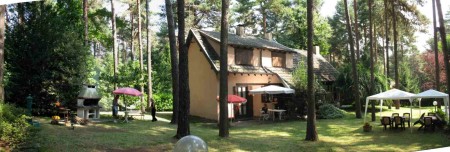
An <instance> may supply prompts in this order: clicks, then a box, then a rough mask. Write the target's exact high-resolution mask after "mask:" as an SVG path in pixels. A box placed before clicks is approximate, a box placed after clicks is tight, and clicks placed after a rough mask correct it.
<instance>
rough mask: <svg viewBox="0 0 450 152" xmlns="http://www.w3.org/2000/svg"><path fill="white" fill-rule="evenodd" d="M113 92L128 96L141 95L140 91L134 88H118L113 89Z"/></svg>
mask: <svg viewBox="0 0 450 152" xmlns="http://www.w3.org/2000/svg"><path fill="white" fill-rule="evenodd" d="M113 93H114V94H117V95H119V94H124V95H130V96H142V93H141V92H140V91H139V90H136V89H134V88H119V89H116V90H114V91H113Z"/></svg>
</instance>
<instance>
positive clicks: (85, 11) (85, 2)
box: [83, 0, 89, 46]
mask: <svg viewBox="0 0 450 152" xmlns="http://www.w3.org/2000/svg"><path fill="white" fill-rule="evenodd" d="M88 9H89V7H88V0H83V19H84V46H86V45H88V43H89V38H88V37H89V35H88V34H89V31H88V30H89V29H88Z"/></svg>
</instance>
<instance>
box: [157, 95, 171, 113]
mask: <svg viewBox="0 0 450 152" xmlns="http://www.w3.org/2000/svg"><path fill="white" fill-rule="evenodd" d="M153 100H155V105H156V108H157V110H158V111H170V110H172V109H173V108H172V104H173V99H172V94H170V93H156V94H153Z"/></svg>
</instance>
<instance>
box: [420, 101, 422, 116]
mask: <svg viewBox="0 0 450 152" xmlns="http://www.w3.org/2000/svg"><path fill="white" fill-rule="evenodd" d="M421 105H422V98H419V114H420V115H422V108H421Z"/></svg>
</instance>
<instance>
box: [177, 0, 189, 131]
mask: <svg viewBox="0 0 450 152" xmlns="http://www.w3.org/2000/svg"><path fill="white" fill-rule="evenodd" d="M184 5H185V3H184V0H177V9H178V10H177V11H178V12H177V15H178V45H179V46H178V47H179V52H180V62H179V67H178V68H179V72H180V76H179V78H180V79H179V81H180V101H179V111H178V128H177V135H176V137H177V138H182V137H184V136H187V135H189V134H191V133H190V128H189V117H188V116H189V108H190V107H189V106H190V92H189V69H188V51H187V48H186V45H185V31H184V30H185V19H184V16H185V15H184V9H185V8H184ZM188 43H190V42H188Z"/></svg>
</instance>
